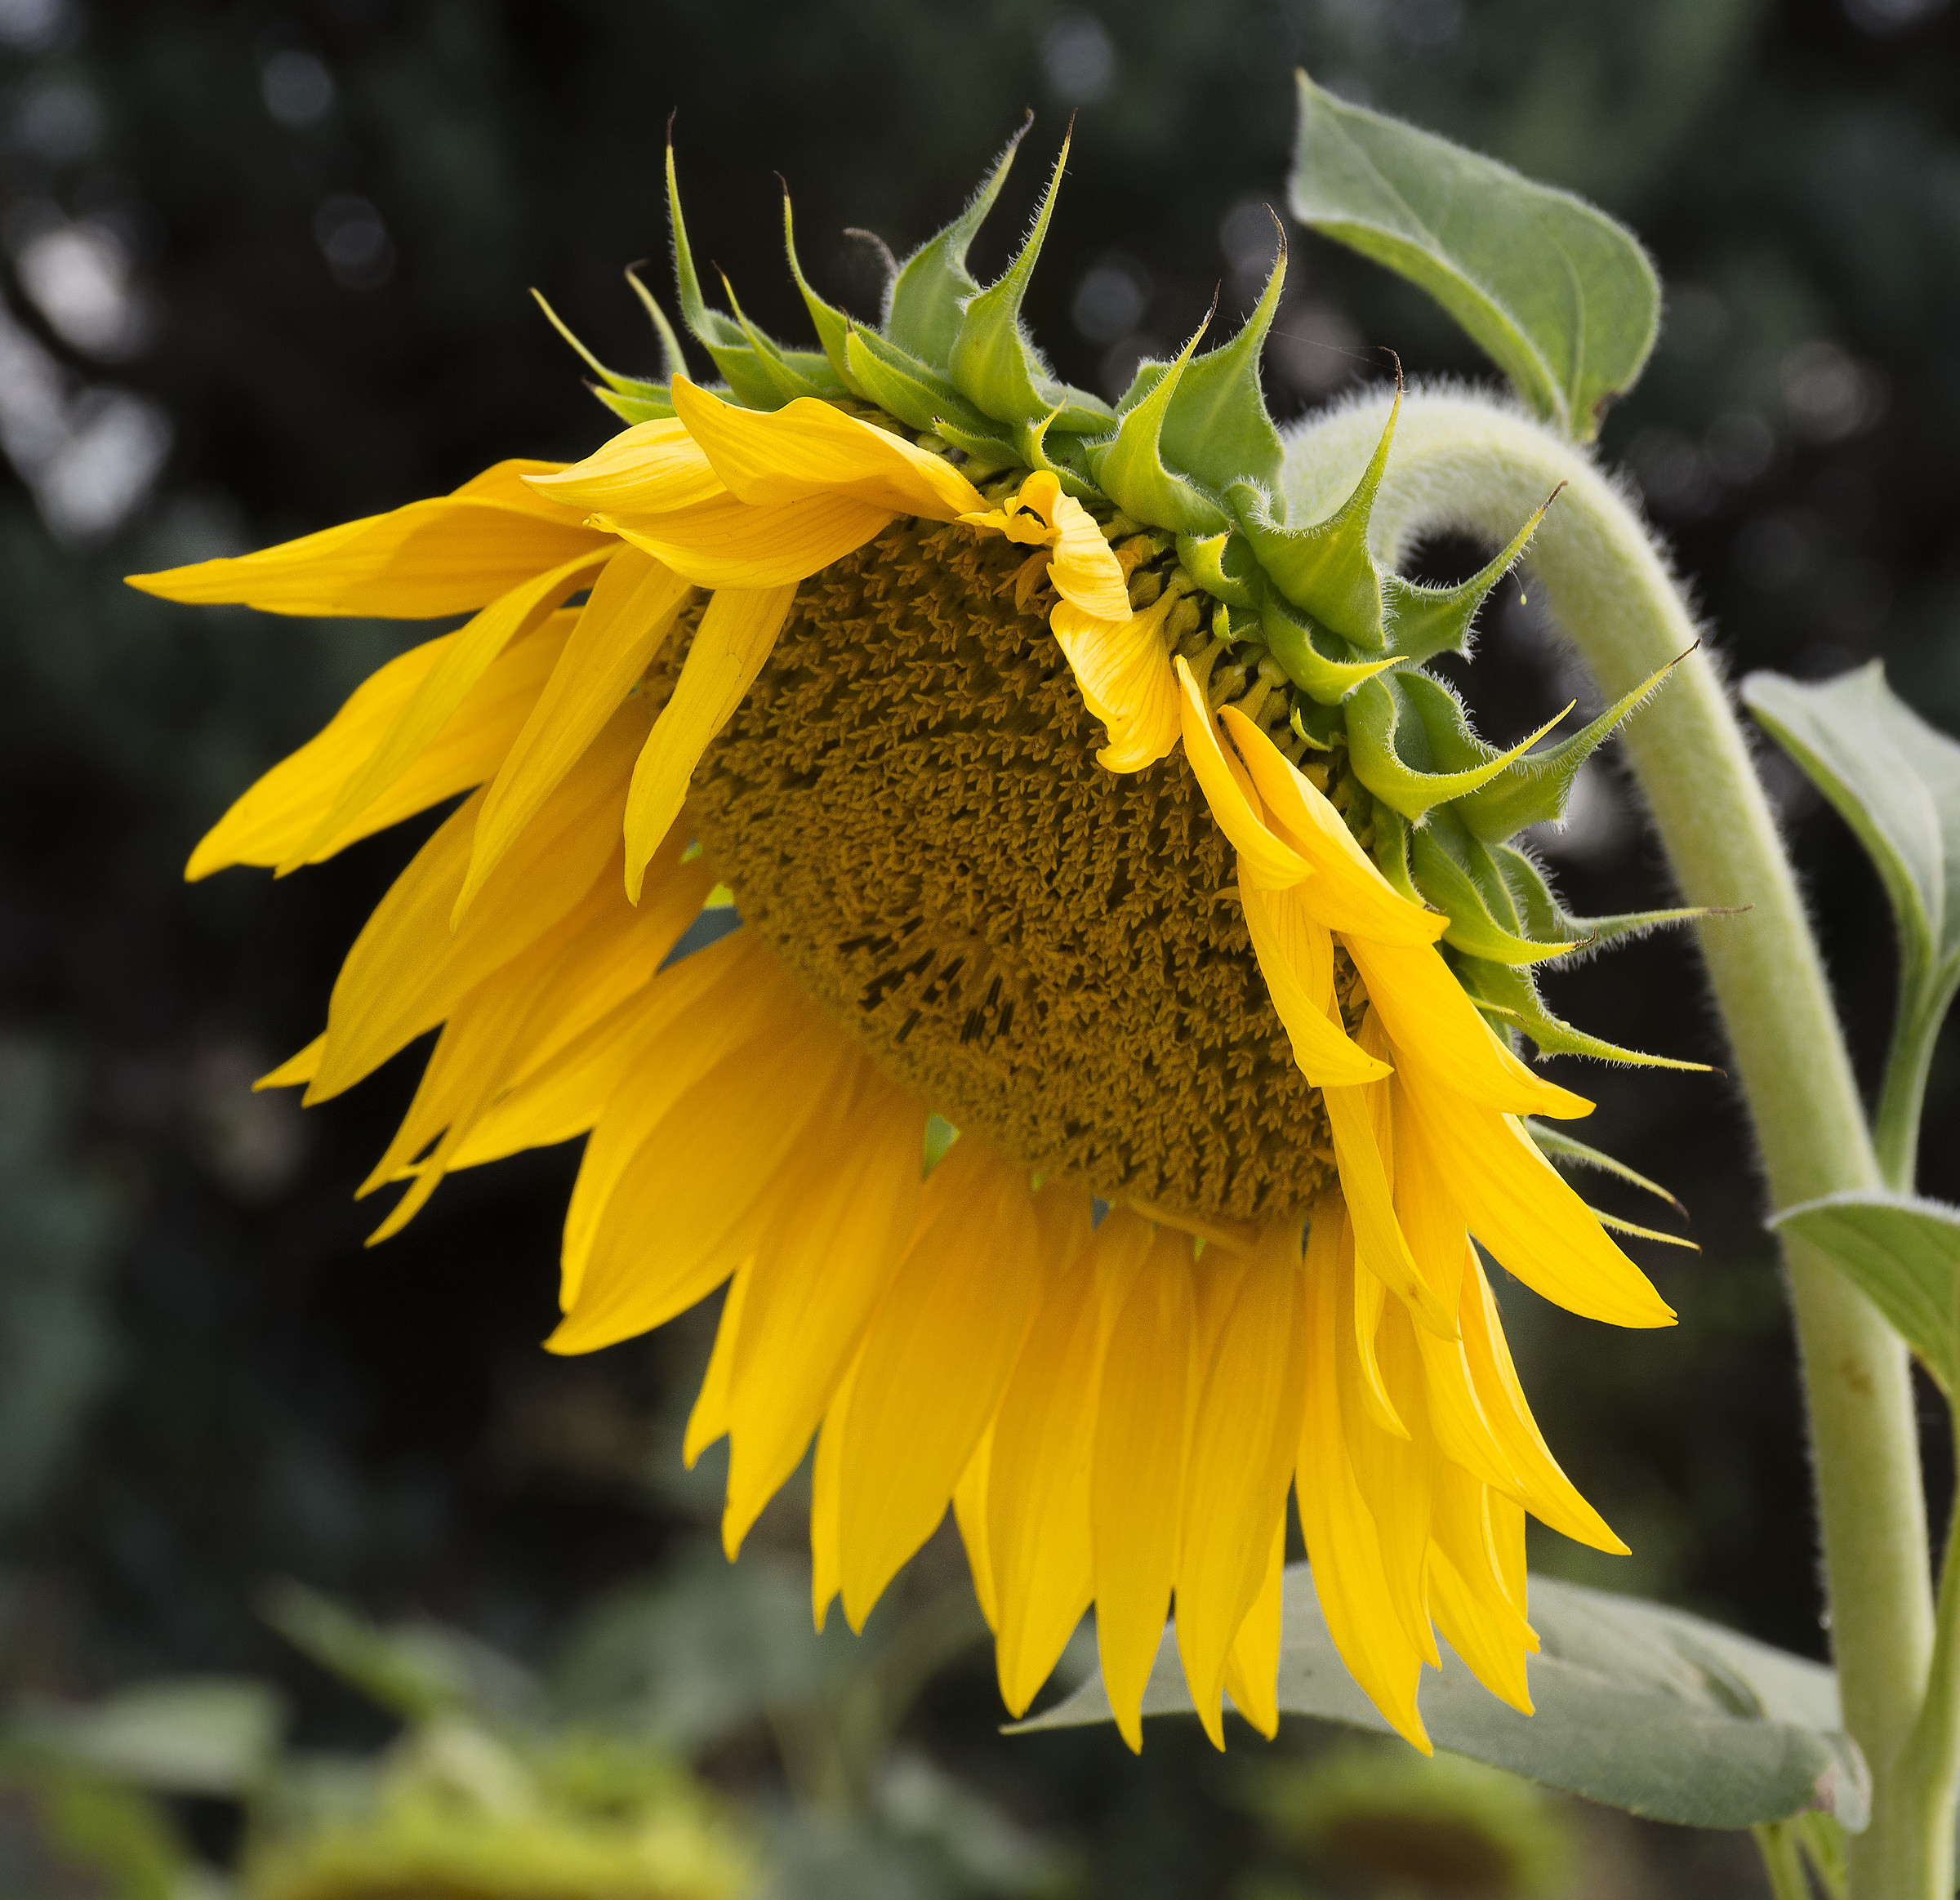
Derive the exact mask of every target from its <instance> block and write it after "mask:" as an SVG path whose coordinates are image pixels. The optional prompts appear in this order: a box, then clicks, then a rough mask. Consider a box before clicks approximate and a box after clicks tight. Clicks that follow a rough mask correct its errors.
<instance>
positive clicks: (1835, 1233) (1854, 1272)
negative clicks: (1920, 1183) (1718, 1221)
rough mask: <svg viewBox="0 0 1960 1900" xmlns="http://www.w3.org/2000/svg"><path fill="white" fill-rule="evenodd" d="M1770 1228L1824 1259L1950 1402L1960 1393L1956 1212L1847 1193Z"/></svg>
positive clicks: (1903, 1198) (1778, 1218)
mask: <svg viewBox="0 0 1960 1900" xmlns="http://www.w3.org/2000/svg"><path fill="white" fill-rule="evenodd" d="M1770 1225H1771V1226H1772V1227H1773V1228H1775V1230H1776V1231H1777V1232H1778V1233H1780V1234H1794V1235H1797V1236H1798V1238H1799V1239H1804V1240H1807V1241H1808V1242H1809V1243H1810V1244H1811V1246H1813V1247H1815V1248H1817V1249H1818V1250H1819V1252H1820V1253H1825V1254H1828V1255H1829V1257H1830V1259H1831V1261H1832V1262H1833V1265H1835V1266H1837V1267H1838V1269H1839V1270H1840V1271H1842V1273H1844V1274H1845V1275H1846V1277H1847V1278H1849V1279H1851V1281H1852V1282H1853V1284H1855V1285H1856V1286H1857V1287H1858V1288H1859V1289H1860V1291H1861V1292H1862V1293H1864V1296H1865V1297H1866V1298H1868V1299H1869V1300H1870V1302H1872V1304H1873V1306H1876V1307H1877V1308H1878V1310H1879V1311H1880V1312H1881V1313H1882V1314H1884V1315H1885V1316H1886V1318H1887V1319H1888V1320H1889V1321H1891V1324H1892V1326H1893V1328H1894V1329H1895V1331H1896V1332H1897V1333H1899V1334H1900V1337H1902V1338H1903V1339H1904V1341H1905V1342H1906V1344H1907V1345H1908V1346H1910V1347H1911V1348H1912V1349H1913V1351H1914V1352H1916V1353H1917V1354H1918V1355H1919V1357H1920V1358H1921V1359H1923V1360H1924V1361H1925V1362H1926V1369H1927V1371H1928V1372H1929V1373H1931V1374H1932V1376H1933V1377H1934V1378H1935V1379H1936V1381H1937V1382H1939V1386H1940V1391H1943V1392H1944V1393H1946V1394H1947V1395H1949V1397H1950V1396H1951V1395H1953V1391H1955V1389H1956V1386H1957V1385H1960V1337H1956V1319H1960V1312H1957V1310H1956V1308H1957V1305H1960V1208H1949V1207H1946V1206H1944V1205H1943V1204H1940V1202H1938V1201H1928V1200H1919V1199H1915V1198H1914V1197H1913V1196H1911V1195H1889V1194H1881V1193H1864V1192H1852V1193H1850V1194H1834V1195H1827V1196H1825V1198H1824V1199H1822V1200H1815V1201H1806V1202H1804V1203H1803V1204H1802V1205H1801V1206H1800V1207H1794V1208H1784V1210H1783V1212H1782V1213H1780V1214H1775V1215H1772V1216H1771V1219H1770Z"/></svg>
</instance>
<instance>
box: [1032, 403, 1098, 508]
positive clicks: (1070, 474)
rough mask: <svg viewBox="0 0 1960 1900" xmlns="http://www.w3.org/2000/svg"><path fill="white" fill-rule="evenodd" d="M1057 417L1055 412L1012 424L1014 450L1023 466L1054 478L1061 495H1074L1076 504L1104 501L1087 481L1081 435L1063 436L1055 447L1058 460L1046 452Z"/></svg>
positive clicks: (1087, 474)
mask: <svg viewBox="0 0 1960 1900" xmlns="http://www.w3.org/2000/svg"><path fill="white" fill-rule="evenodd" d="M1059 414H1060V412H1059V411H1057V412H1055V413H1054V414H1051V415H1047V416H1037V417H1036V419H1035V420H1033V421H1031V422H1017V423H1016V424H1015V425H1014V447H1015V448H1016V450H1017V451H1018V452H1019V455H1020V459H1021V462H1022V466H1023V467H1026V468H1029V469H1038V470H1040V471H1043V472H1045V473H1046V474H1050V475H1053V476H1054V478H1055V479H1056V480H1057V481H1058V482H1059V483H1061V484H1062V492H1063V493H1064V494H1067V495H1072V496H1075V498H1076V501H1102V500H1103V498H1104V497H1103V492H1102V490H1101V489H1099V488H1098V487H1097V486H1096V485H1095V483H1094V482H1092V481H1091V480H1090V479H1089V464H1088V461H1087V458H1086V457H1085V456H1084V455H1083V452H1082V438H1080V436H1078V435H1071V434H1063V435H1062V439H1061V441H1060V442H1059V443H1058V444H1057V447H1058V452H1059V454H1060V456H1061V459H1060V460H1059V461H1058V460H1057V459H1056V458H1055V456H1051V455H1050V454H1049V450H1048V432H1049V429H1052V428H1054V425H1055V423H1056V420H1057V419H1058V416H1059Z"/></svg>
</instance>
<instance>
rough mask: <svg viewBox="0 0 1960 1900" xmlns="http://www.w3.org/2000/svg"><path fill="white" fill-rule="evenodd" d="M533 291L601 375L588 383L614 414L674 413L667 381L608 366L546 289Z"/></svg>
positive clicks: (649, 417) (636, 417)
mask: <svg viewBox="0 0 1960 1900" xmlns="http://www.w3.org/2000/svg"><path fill="white" fill-rule="evenodd" d="M531 294H532V296H534V297H535V298H537V307H538V308H539V309H541V310H542V311H543V312H544V313H545V320H546V322H547V323H550V326H551V327H552V328H553V329H554V330H555V331H557V332H558V333H559V336H562V337H564V340H565V341H566V342H568V344H570V345H572V349H573V351H574V352H575V353H576V354H577V357H578V359H579V361H580V362H581V363H583V364H584V365H585V366H586V368H587V369H589V370H590V371H591V372H592V373H593V375H595V376H597V377H598V378H599V382H598V384H597V385H587V387H588V388H590V389H591V390H592V393H593V394H594V395H595V396H597V397H598V398H599V401H600V402H602V403H604V404H605V405H606V407H608V409H610V410H611V411H612V412H613V414H614V415H616V416H621V417H623V418H624V419H625V420H626V421H628V422H651V421H655V420H662V419H664V418H666V416H671V415H672V414H673V413H674V404H673V403H672V401H671V400H670V398H669V397H668V394H667V385H666V383H665V382H657V383H655V382H648V381H647V380H645V379H644V378H643V377H639V376H620V375H617V373H616V372H613V371H612V370H609V369H608V368H607V367H606V366H605V365H604V363H601V362H600V361H599V358H597V357H596V356H595V355H594V354H592V352H591V351H590V350H589V349H586V346H585V345H584V344H582V343H581V342H580V341H579V340H578V339H577V336H574V335H573V334H572V331H571V329H570V327H569V326H568V325H567V324H566V323H565V321H564V318H561V317H560V316H559V314H558V312H557V311H555V309H552V308H551V306H550V305H549V304H548V303H546V301H545V293H544V292H543V291H540V290H533V291H532V293H531ZM673 360H674V359H673V358H671V357H670V358H668V361H667V374H668V375H669V376H672V375H673V373H674V372H673V367H672V366H673Z"/></svg>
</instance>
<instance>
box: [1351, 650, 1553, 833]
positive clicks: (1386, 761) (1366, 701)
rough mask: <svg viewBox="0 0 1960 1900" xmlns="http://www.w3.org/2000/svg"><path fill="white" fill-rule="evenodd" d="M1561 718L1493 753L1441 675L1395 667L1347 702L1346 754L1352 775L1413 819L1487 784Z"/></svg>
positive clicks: (1385, 801)
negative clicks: (1473, 728)
mask: <svg viewBox="0 0 1960 1900" xmlns="http://www.w3.org/2000/svg"><path fill="white" fill-rule="evenodd" d="M1570 710H1572V709H1571V708H1570V706H1568V707H1566V712H1570ZM1565 716H1566V714H1565V713H1561V714H1559V715H1558V718H1557V719H1550V720H1548V721H1547V722H1546V723H1545V724H1544V725H1543V726H1540V727H1539V729H1538V730H1537V731H1536V732H1531V733H1528V734H1527V735H1526V736H1525V737H1524V738H1522V739H1521V740H1519V741H1518V742H1517V744H1516V745H1512V746H1511V747H1509V748H1508V749H1507V750H1504V751H1502V752H1499V750H1497V749H1496V748H1495V747H1494V746H1490V745H1486V744H1485V743H1484V741H1482V740H1481V739H1480V738H1478V737H1477V735H1476V734H1475V733H1474V732H1472V731H1471V730H1470V727H1469V723H1468V719H1466V717H1465V715H1464V713H1463V702H1462V701H1460V700H1459V699H1458V698H1457V696H1456V695H1455V694H1454V692H1451V691H1450V688H1449V687H1447V686H1446V685H1444V683H1442V681H1441V680H1440V679H1432V678H1431V677H1430V676H1429V675H1428V674H1426V673H1411V672H1401V673H1396V674H1392V675H1390V676H1389V677H1388V678H1387V679H1373V680H1370V681H1368V682H1367V683H1365V685H1363V686H1362V687H1361V689H1360V690H1359V691H1358V692H1356V694H1355V696H1354V697H1353V698H1352V700H1351V701H1349V702H1348V755H1349V757H1350V758H1351V759H1352V760H1353V762H1354V772H1355V776H1356V778H1358V779H1359V780H1360V781H1361V783H1362V784H1363V785H1365V786H1367V788H1368V789H1369V790H1370V791H1371V792H1373V793H1374V795H1375V796H1376V797H1377V798H1378V799H1380V800H1381V801H1382V803H1383V804H1385V805H1388V806H1390V807H1392V808H1393V809H1394V810H1396V811H1397V812H1401V814H1402V816H1403V817H1405V818H1419V817H1422V816H1423V813H1424V812H1428V811H1430V810H1432V809H1433V808H1435V807H1436V806H1437V805H1441V804H1446V803H1448V802H1449V801H1450V800H1451V799H1460V798H1463V797H1465V796H1467V795H1468V794H1470V793H1472V792H1474V791H1475V790H1477V788H1478V787H1479V786H1481V785H1488V784H1489V783H1490V781H1491V780H1492V779H1494V778H1495V777H1496V776H1497V775H1498V774H1499V772H1502V771H1503V769H1504V768H1505V767H1506V766H1507V765H1508V764H1509V763H1511V761H1512V759H1516V758H1517V757H1518V756H1519V755H1520V754H1521V753H1523V752H1524V751H1526V750H1527V749H1528V748H1529V747H1530V746H1533V745H1536V744H1537V743H1538V741H1539V740H1540V739H1542V738H1544V736H1545V734H1546V733H1548V732H1550V731H1551V730H1552V727H1554V726H1556V725H1557V723H1558V721H1559V719H1563V718H1564V717H1565Z"/></svg>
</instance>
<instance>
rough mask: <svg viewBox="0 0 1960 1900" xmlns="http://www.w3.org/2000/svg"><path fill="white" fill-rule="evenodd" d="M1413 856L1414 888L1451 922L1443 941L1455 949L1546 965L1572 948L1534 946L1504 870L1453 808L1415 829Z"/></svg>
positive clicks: (1556, 944)
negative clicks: (1525, 931)
mask: <svg viewBox="0 0 1960 1900" xmlns="http://www.w3.org/2000/svg"><path fill="white" fill-rule="evenodd" d="M1410 864H1411V868H1412V869H1413V870H1414V874H1415V888H1417V889H1418V890H1419V891H1420V892H1422V893H1423V897H1426V898H1427V899H1428V901H1429V902H1430V903H1431V904H1432V905H1433V906H1435V907H1436V908H1437V910H1441V912H1443V914H1445V915H1446V916H1447V917H1448V918H1449V919H1450V928H1448V929H1447V930H1446V931H1445V932H1443V941H1444V942H1445V943H1446V944H1448V945H1449V946H1450V948H1451V949H1452V950H1461V951H1462V952H1463V954H1464V955H1466V956H1472V957H1481V958H1486V959H1488V960H1490V962H1492V963H1546V962H1548V961H1549V960H1550V959H1552V958H1553V957H1561V956H1564V955H1566V954H1567V952H1568V951H1569V950H1570V948H1571V946H1570V944H1569V943H1567V942H1566V941H1562V940H1554V941H1551V942H1548V943H1547V942H1535V941H1533V940H1532V939H1530V938H1529V937H1526V936H1525V935H1524V934H1523V932H1524V919H1523V918H1522V917H1521V915H1520V914H1519V912H1518V907H1517V900H1516V899H1515V897H1513V896H1512V892H1511V889H1510V887H1509V886H1508V884H1507V883H1506V882H1505V880H1504V874H1503V869H1502V868H1501V867H1500V866H1499V864H1498V862H1497V861H1496V860H1495V858H1494V857H1491V855H1490V852H1489V851H1488V850H1487V849H1486V847H1485V846H1484V844H1483V843H1482V841H1481V839H1476V838H1473V837H1472V836H1471V834H1470V833H1469V831H1468V829H1467V828H1466V827H1465V826H1464V825H1463V822H1462V821H1461V820H1459V818H1458V817H1457V816H1456V814H1455V812H1454V808H1450V807H1449V806H1445V807H1444V808H1441V810H1439V811H1436V812H1432V813H1431V814H1430V816H1429V821H1428V823H1427V824H1425V825H1419V826H1418V827H1417V828H1416V830H1415V832H1414V835H1413V836H1412V837H1411V838H1410Z"/></svg>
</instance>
